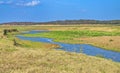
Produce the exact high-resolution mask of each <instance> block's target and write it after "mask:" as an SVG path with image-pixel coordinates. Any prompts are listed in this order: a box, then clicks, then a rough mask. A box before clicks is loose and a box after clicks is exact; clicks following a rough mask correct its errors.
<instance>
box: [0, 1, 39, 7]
mask: <svg viewBox="0 0 120 73" xmlns="http://www.w3.org/2000/svg"><path fill="white" fill-rule="evenodd" d="M0 4H7V5H17V6H36V5H39V4H40V0H2V1H0Z"/></svg>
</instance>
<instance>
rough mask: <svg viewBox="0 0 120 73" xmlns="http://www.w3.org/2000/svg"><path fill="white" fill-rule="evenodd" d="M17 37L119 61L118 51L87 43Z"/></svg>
mask: <svg viewBox="0 0 120 73" xmlns="http://www.w3.org/2000/svg"><path fill="white" fill-rule="evenodd" d="M43 32H46V31H43V30H41V31H29V32H25V33H23V34H28V33H29V34H34V33H43ZM16 37H18V38H19V39H22V40H30V41H35V42H45V43H51V44H57V45H59V46H60V47H61V48H57V49H59V50H64V51H68V52H76V53H84V54H87V55H91V56H102V57H104V58H107V59H111V60H113V61H116V62H120V53H119V52H114V51H109V50H104V49H101V48H98V47H95V46H92V45H88V44H67V43H61V42H54V41H53V39H49V38H44V37H25V36H22V35H17V36H16Z"/></svg>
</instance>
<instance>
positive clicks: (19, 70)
mask: <svg viewBox="0 0 120 73" xmlns="http://www.w3.org/2000/svg"><path fill="white" fill-rule="evenodd" d="M5 27H6V26H5ZM18 27H19V26H18ZM18 27H14V26H13V28H18ZM1 28H2V29H3V27H1ZM6 28H7V27H6ZM26 28H27V30H28V29H31V28H32V29H33V28H34V29H35V28H37V29H49V30H60V29H62V30H68V29H69V28H70V30H75V29H76V28H77V27H60V28H59V27H57V28H56V27H54V28H52V29H51V27H38V26H37V27H35V26H32V27H31V26H29V27H26ZM58 28H59V29H58ZM82 28H83V30H84V29H89V30H90V29H91V30H92V29H93V27H89V28H88V27H78V28H77V30H78V29H79V30H81V29H82ZM113 28H116V27H112V30H113ZM18 29H20V30H23V29H24V30H25V28H23V27H19V28H18ZM105 29H111V28H109V27H108V28H105ZM0 30H1V29H0ZM94 30H97V29H94ZM99 30H102V29H99ZM116 30H117V29H116ZM116 30H114V31H116ZM106 31H107V30H106ZM102 39H103V40H106V42H108V41H110V39H112V40H113V41H111V43H113V44H114V45H115V44H116V43H117V42H118V44H119V40H118V39H119V36H116V37H115V36H114V37H93V38H92V37H91V38H75V39H74V40H83V42H86V41H87V42H90V43H91V41H93V40H94V42H95V41H96V40H102ZM94 42H93V43H94ZM20 43H24V44H28V45H31V42H29V41H27V42H25V41H20ZM101 43H102V42H101V41H99V42H98V44H101ZM32 44H33V43H32ZM35 44H37V46H32V47H35V48H27V47H21V46H18V47H16V46H13V41H11V40H10V39H9V38H0V73H120V63H116V62H113V61H111V60H107V59H104V58H99V57H92V56H87V55H84V54H76V53H68V52H64V51H58V50H54V49H49V48H51V46H49V47H39V48H37V47H38V43H35ZM35 44H34V45H35ZM41 44H42V43H41ZM44 45H45V44H44ZM47 45H48V44H47ZM109 45H110V44H109ZM114 45H113V46H114ZM116 46H119V45H117V44H116ZM116 46H114V47H116Z"/></svg>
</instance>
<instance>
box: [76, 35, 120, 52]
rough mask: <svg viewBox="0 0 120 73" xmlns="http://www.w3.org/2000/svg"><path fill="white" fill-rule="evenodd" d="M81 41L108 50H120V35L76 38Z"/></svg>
mask: <svg viewBox="0 0 120 73" xmlns="http://www.w3.org/2000/svg"><path fill="white" fill-rule="evenodd" d="M74 40H75V41H78V42H79V43H87V44H92V45H95V46H98V47H102V48H106V49H107V50H112V49H113V50H114V51H120V36H101V37H81V38H75V39H74Z"/></svg>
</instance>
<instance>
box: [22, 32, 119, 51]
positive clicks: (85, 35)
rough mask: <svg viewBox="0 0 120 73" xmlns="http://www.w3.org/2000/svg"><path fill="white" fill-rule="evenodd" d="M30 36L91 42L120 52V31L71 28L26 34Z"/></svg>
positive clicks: (68, 41) (57, 40)
mask: <svg viewBox="0 0 120 73" xmlns="http://www.w3.org/2000/svg"><path fill="white" fill-rule="evenodd" d="M24 36H28V37H46V38H52V39H54V41H56V42H63V43H72V44H91V45H94V46H97V47H101V48H103V49H106V50H112V51H116V52H120V45H119V43H120V32H119V31H111V32H107V31H93V30H69V31H66V30H65V31H51V32H45V33H37V34H25V35H24Z"/></svg>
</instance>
